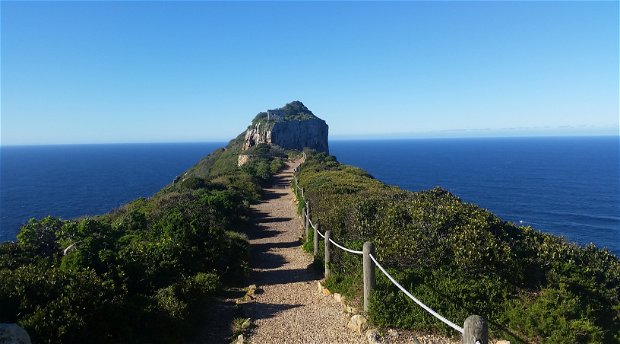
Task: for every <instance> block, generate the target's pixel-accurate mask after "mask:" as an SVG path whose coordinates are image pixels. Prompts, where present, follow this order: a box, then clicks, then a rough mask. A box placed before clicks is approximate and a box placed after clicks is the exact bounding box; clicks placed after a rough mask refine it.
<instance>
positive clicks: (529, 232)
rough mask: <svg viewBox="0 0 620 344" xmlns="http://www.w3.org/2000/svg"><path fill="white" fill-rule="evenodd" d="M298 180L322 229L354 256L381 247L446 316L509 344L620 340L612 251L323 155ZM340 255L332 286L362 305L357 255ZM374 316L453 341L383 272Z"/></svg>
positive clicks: (619, 294)
mask: <svg viewBox="0 0 620 344" xmlns="http://www.w3.org/2000/svg"><path fill="white" fill-rule="evenodd" d="M299 185H300V186H301V187H303V188H304V191H305V198H306V200H308V201H309V202H310V204H311V209H312V216H313V218H314V221H320V224H321V228H322V229H323V230H331V233H332V234H331V235H332V237H333V238H335V240H337V241H338V242H339V243H341V244H344V245H345V246H346V247H349V248H352V249H355V250H361V249H362V244H363V242H365V241H371V242H373V243H374V244H375V247H376V252H377V257H378V259H379V261H381V262H382V264H383V265H384V266H387V267H389V270H390V273H393V275H394V276H396V278H397V279H398V280H399V281H400V283H401V284H403V285H404V286H405V287H406V288H407V289H408V290H409V291H410V292H411V293H412V294H414V295H416V297H418V298H419V299H421V300H422V301H423V302H425V303H426V304H428V305H431V306H432V307H433V309H435V310H436V311H438V312H439V313H440V314H442V315H443V316H446V317H447V318H449V319H459V320H461V319H465V318H466V317H467V316H468V315H470V314H479V315H481V316H483V317H484V318H485V319H487V321H489V323H490V325H489V326H490V330H491V334H492V336H495V337H500V338H509V339H510V340H511V342H512V343H526V342H535V343H620V260H619V259H618V257H616V256H614V255H613V254H612V253H610V252H609V251H608V250H601V249H599V248H597V247H595V246H593V245H589V246H585V247H581V246H578V245H575V244H572V243H568V242H567V241H565V240H564V239H562V238H560V237H557V236H554V235H550V234H544V233H541V232H539V231H536V230H535V229H533V228H530V227H518V226H516V225H514V224H512V223H509V222H505V221H503V220H501V219H500V218H498V217H497V216H495V215H493V214H492V213H490V212H489V211H487V210H484V209H482V208H480V207H478V206H476V205H474V204H469V203H465V202H463V201H461V200H460V199H459V198H458V197H456V196H454V195H452V194H450V193H449V192H447V191H445V190H443V189H440V188H435V189H432V190H428V191H423V192H409V191H404V190H401V189H399V188H395V187H389V186H387V185H385V184H383V183H381V182H380V181H378V180H375V179H373V178H372V177H371V176H370V175H368V173H366V172H365V171H363V170H361V169H359V168H356V167H352V166H346V165H342V164H340V163H338V162H337V161H336V160H335V158H334V157H331V156H328V155H325V154H312V155H310V156H309V157H308V159H307V160H306V162H305V164H303V165H302V167H301V171H300V173H299ZM310 243H311V241H310ZM321 245H322V244H321ZM321 247H322V246H321ZM321 254H322V251H321V250H319V255H321ZM331 259H332V266H331V275H330V277H329V278H328V280H327V281H326V285H327V286H328V287H329V288H330V289H332V291H336V292H340V293H343V294H345V295H347V296H348V297H349V298H351V299H353V300H355V299H357V300H359V299H360V293H361V281H362V276H361V271H362V269H361V266H360V265H361V262H360V260H359V259H358V258H357V257H355V256H351V255H349V254H346V253H343V251H340V250H335V251H334V253H332V257H331ZM370 316H371V319H372V320H373V321H374V322H375V323H376V324H377V325H379V326H390V327H401V328H411V329H416V330H420V331H430V332H435V331H440V332H445V333H446V334H453V332H451V330H450V329H449V328H447V327H446V326H445V325H444V324H442V323H441V322H439V321H438V320H436V319H435V318H433V317H431V316H430V315H429V314H428V313H426V312H425V311H424V310H422V309H421V308H420V307H418V306H417V305H415V304H414V303H413V302H411V301H410V300H409V299H407V298H406V297H405V296H404V294H403V293H401V292H400V291H399V290H398V289H396V287H395V286H394V285H393V284H391V283H389V282H388V281H387V280H386V279H385V278H384V277H383V276H379V277H378V279H377V288H376V292H375V294H374V296H373V298H372V303H371V309H370Z"/></svg>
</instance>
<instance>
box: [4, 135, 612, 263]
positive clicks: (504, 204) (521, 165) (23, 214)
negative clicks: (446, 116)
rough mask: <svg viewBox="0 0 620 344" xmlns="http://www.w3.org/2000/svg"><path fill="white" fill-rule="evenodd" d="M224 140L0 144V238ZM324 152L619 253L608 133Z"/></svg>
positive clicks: (408, 185) (69, 213)
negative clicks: (585, 136) (59, 144)
mask: <svg viewBox="0 0 620 344" xmlns="http://www.w3.org/2000/svg"><path fill="white" fill-rule="evenodd" d="M224 145H225V143H195V144H129V145H68V146H32V147H1V148H0V218H1V219H0V220H1V222H0V242H2V241H6V240H13V239H15V235H16V233H17V231H18V230H19V227H20V226H21V224H23V223H25V222H26V221H27V220H28V219H29V218H31V217H35V218H41V217H44V216H47V215H54V216H59V217H61V218H64V219H70V218H75V217H79V216H83V215H94V214H102V213H105V212H108V211H110V210H112V209H114V208H116V207H118V206H120V205H122V204H124V203H127V202H129V201H131V200H133V199H135V198H137V197H148V196H151V195H152V194H154V193H155V192H157V191H158V190H159V189H161V188H162V187H163V186H164V185H166V184H168V183H169V182H170V181H171V180H172V179H173V178H174V177H175V176H177V175H179V174H181V173H182V172H183V171H185V170H186V169H188V168H189V167H191V166H192V165H194V164H195V163H196V162H198V160H200V159H201V158H202V157H204V156H206V155H207V154H209V153H210V152H211V151H213V150H214V149H216V148H218V147H222V146H224ZM330 151H331V153H332V154H333V155H335V156H336V157H337V158H338V160H339V161H341V162H343V163H346V164H351V165H356V166H359V167H362V168H364V169H365V170H367V171H368V172H369V173H371V174H372V175H373V176H374V177H376V178H378V179H380V180H382V181H384V182H386V183H388V184H391V185H398V186H400V187H402V188H404V189H407V190H412V191H417V190H424V189H429V188H432V187H434V186H441V187H443V188H444V189H447V190H448V191H450V192H452V193H453V194H455V195H457V196H459V197H461V198H462V199H463V200H464V201H467V202H472V203H475V204H478V205H479V206H481V207H483V208H486V209H489V210H490V211H492V212H493V213H495V214H497V215H498V216H500V217H501V218H503V219H505V220H508V221H512V222H515V223H517V224H523V225H531V226H532V227H534V228H537V229H539V230H542V231H546V232H550V233H554V234H558V235H562V236H564V237H566V238H568V239H569V240H571V241H574V242H578V243H581V244H586V243H589V242H594V243H595V244H597V245H598V246H601V247H608V248H610V249H611V250H612V251H613V252H615V253H616V254H617V255H620V141H619V138H618V137H597V138H503V139H441V140H439V139H437V140H433V139H425V140H386V141H331V142H330ZM521 221H522V222H521Z"/></svg>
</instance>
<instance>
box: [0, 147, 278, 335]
mask: <svg viewBox="0 0 620 344" xmlns="http://www.w3.org/2000/svg"><path fill="white" fill-rule="evenodd" d="M242 139H243V136H240V137H238V138H237V139H235V140H232V141H231V142H230V143H229V145H228V146H227V147H226V148H224V149H220V150H217V151H215V152H214V153H213V154H211V155H209V156H207V157H206V158H205V159H203V160H202V161H200V162H199V163H198V164H197V165H196V166H194V167H193V168H191V169H190V170H188V172H187V173H185V174H184V175H182V176H180V177H179V178H177V179H176V180H175V182H174V183H171V184H170V185H168V186H166V187H165V188H163V189H162V190H161V191H160V192H158V193H157V194H155V195H154V196H153V197H151V198H148V199H144V198H142V199H137V200H135V201H133V202H131V203H129V204H126V205H124V206H122V207H120V208H119V209H116V210H114V211H113V212H111V213H108V214H104V215H100V216H95V217H88V218H81V219H77V220H70V221H65V220H61V219H58V218H54V217H46V218H43V219H39V220H36V219H31V220H30V221H29V222H28V223H27V224H25V225H24V226H23V227H22V228H21V230H20V232H19V234H18V236H17V241H16V242H6V243H3V244H1V245H0V322H11V323H14V322H16V323H18V324H20V325H21V326H23V327H24V328H25V329H26V330H27V331H28V333H29V334H30V336H31V337H32V339H33V342H40V343H84V342H89V343H111V342H125V343H127V342H134V343H170V342H179V341H184V340H187V339H188V338H189V337H191V336H192V333H193V332H192V331H193V329H194V328H195V325H196V324H197V321H198V319H199V317H198V316H197V315H198V314H200V312H205V311H208V309H209V307H210V305H211V304H212V302H211V300H212V296H213V295H214V294H215V293H216V292H217V291H218V290H219V289H220V288H221V287H222V286H225V285H232V284H236V283H239V282H242V281H243V280H244V278H245V277H246V275H247V272H248V264H249V257H248V242H247V238H246V237H245V235H244V234H243V233H242V230H241V229H242V228H243V227H244V226H245V224H246V223H247V221H248V215H249V206H250V204H252V203H254V202H257V201H258V200H259V199H260V197H261V185H262V184H263V183H265V182H267V180H268V179H269V178H270V177H271V175H272V174H274V173H275V172H276V171H277V170H278V169H279V168H280V167H281V166H282V165H283V163H284V159H285V158H286V157H287V155H286V152H285V151H283V150H281V149H278V148H277V147H271V146H267V145H260V146H257V147H254V148H253V150H252V152H250V153H252V154H253V158H252V160H251V161H250V162H248V163H247V164H246V165H244V166H243V167H242V168H238V167H237V159H238V155H239V154H240V152H241V145H242Z"/></svg>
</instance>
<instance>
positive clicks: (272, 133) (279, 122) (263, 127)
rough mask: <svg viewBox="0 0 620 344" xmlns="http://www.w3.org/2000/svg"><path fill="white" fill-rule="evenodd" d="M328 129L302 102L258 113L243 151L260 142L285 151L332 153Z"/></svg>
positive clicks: (246, 135) (248, 131) (246, 137)
mask: <svg viewBox="0 0 620 344" xmlns="http://www.w3.org/2000/svg"><path fill="white" fill-rule="evenodd" d="M328 131H329V127H328V126H327V123H325V121H324V120H322V119H320V118H318V117H317V116H315V115H314V114H313V113H312V112H311V111H310V110H308V108H306V107H305V106H304V104H302V103H301V102H299V101H294V102H292V103H289V104H286V105H285V106H284V107H282V108H279V109H275V110H268V111H267V112H261V113H259V114H258V115H257V116H256V118H254V120H253V121H252V125H251V126H250V128H248V130H247V131H246V133H245V141H244V144H243V150H247V149H249V148H251V147H253V146H255V145H258V144H260V143H266V144H274V145H278V146H280V147H282V148H285V149H299V150H302V149H304V148H310V149H314V150H316V151H319V152H326V153H329V147H328V143H327V137H328Z"/></svg>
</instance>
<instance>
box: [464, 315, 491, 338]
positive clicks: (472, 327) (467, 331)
mask: <svg viewBox="0 0 620 344" xmlns="http://www.w3.org/2000/svg"><path fill="white" fill-rule="evenodd" d="M488 343H489V328H488V325H487V322H486V321H485V320H484V318H482V317H481V316H479V315H470V316H469V317H467V319H465V323H464V324H463V344H488Z"/></svg>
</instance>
